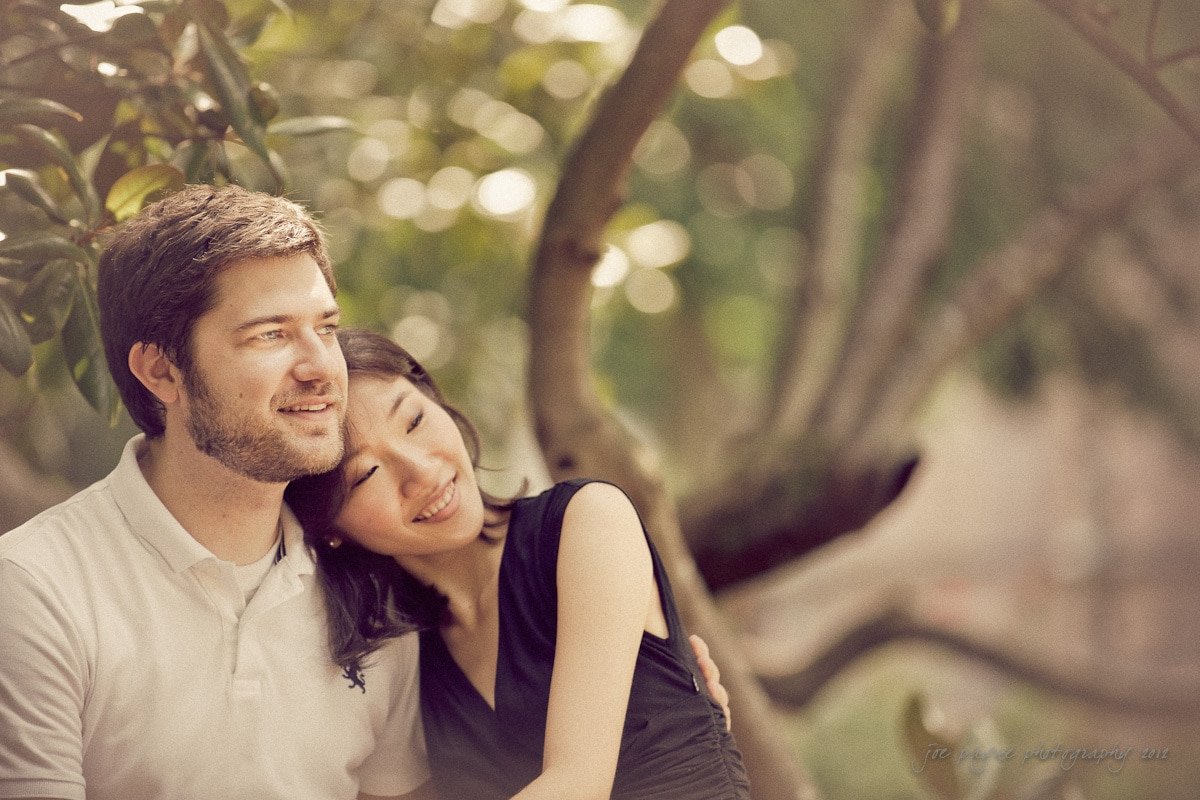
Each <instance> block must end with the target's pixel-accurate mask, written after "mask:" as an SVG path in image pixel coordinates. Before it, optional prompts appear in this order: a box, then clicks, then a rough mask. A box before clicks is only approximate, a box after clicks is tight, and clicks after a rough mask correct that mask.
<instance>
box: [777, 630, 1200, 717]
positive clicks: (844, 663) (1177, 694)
mask: <svg viewBox="0 0 1200 800" xmlns="http://www.w3.org/2000/svg"><path fill="white" fill-rule="evenodd" d="M898 641H917V642H924V643H926V644H932V645H935V646H937V647H940V648H943V649H946V650H949V651H951V652H952V653H954V654H956V655H959V656H963V657H965V658H969V659H971V660H974V661H979V662H982V663H983V664H986V665H988V666H990V667H992V668H993V669H996V670H998V671H999V672H1001V673H1004V674H1005V675H1006V676H1008V677H1009V678H1012V679H1014V680H1018V681H1023V682H1025V683H1029V684H1032V685H1033V686H1036V687H1038V688H1040V689H1043V690H1045V691H1048V692H1052V693H1054V694H1058V695H1061V696H1063V697H1065V698H1069V699H1072V700H1077V701H1080V702H1083V703H1087V704H1089V705H1092V706H1096V707H1098V708H1103V709H1108V710H1112V711H1119V712H1123V713H1132V714H1148V715H1154V716H1160V717H1173V718H1188V719H1192V718H1195V717H1197V716H1200V699H1197V692H1198V691H1200V685H1193V686H1176V687H1166V688H1163V687H1161V685H1160V684H1159V683H1158V682H1155V683H1154V684H1153V685H1154V686H1156V687H1159V688H1158V689H1157V690H1155V691H1150V690H1146V689H1142V690H1141V691H1122V690H1121V689H1120V688H1114V687H1124V686H1146V685H1147V682H1146V680H1145V676H1144V675H1127V676H1124V679H1123V680H1120V679H1114V677H1113V676H1111V675H1110V676H1105V677H1104V679H1100V678H1091V679H1089V678H1087V677H1081V676H1080V675H1079V674H1078V673H1073V674H1071V675H1063V674H1060V673H1058V672H1055V671H1053V670H1050V669H1047V668H1045V667H1043V666H1040V665H1038V664H1036V663H1034V661H1033V660H1032V659H1030V658H1028V657H1024V656H1020V655H1016V654H1014V653H1011V652H1008V651H1006V650H1004V649H1002V648H999V647H996V646H993V645H989V644H985V643H983V642H978V641H975V640H974V639H971V638H969V637H966V636H962V635H960V634H956V633H952V632H950V631H946V630H942V629H939V628H934V627H930V626H928V625H923V624H921V623H918V622H916V621H914V620H912V619H910V618H909V617H908V616H907V615H905V614H904V613H903V612H901V611H899V610H896V609H892V610H889V611H887V612H884V613H883V614H881V615H879V616H877V617H875V618H873V619H869V620H867V621H866V622H864V623H862V624H861V625H859V626H857V627H855V628H853V629H851V630H850V631H848V632H847V633H846V634H844V635H843V636H842V637H841V638H840V639H838V640H837V641H836V642H835V643H833V644H832V645H831V646H830V647H829V648H827V649H826V650H825V651H824V652H823V653H822V654H821V655H820V656H818V657H817V658H816V659H814V660H813V661H812V662H811V663H809V664H808V665H806V666H805V667H804V668H803V669H801V670H798V671H796V672H793V673H790V674H787V675H762V676H760V680H762V683H763V686H765V687H766V690H767V693H768V694H769V695H770V696H771V698H772V699H773V700H775V701H776V702H777V703H780V704H783V705H787V706H791V707H794V708H801V707H803V706H806V705H808V704H809V703H810V702H812V700H813V698H814V697H816V695H817V693H818V692H820V691H821V689H823V688H824V687H825V686H826V685H827V684H828V683H829V682H830V681H831V680H832V679H834V678H835V677H837V676H838V675H839V674H841V673H842V671H843V670H844V669H845V668H846V667H848V666H849V665H850V664H852V663H854V662H855V661H857V660H858V659H859V658H861V657H863V656H865V655H867V654H868V653H870V652H872V651H874V650H876V649H878V648H880V647H882V646H884V645H887V644H890V643H892V642H898Z"/></svg>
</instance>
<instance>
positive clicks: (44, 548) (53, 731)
mask: <svg viewBox="0 0 1200 800" xmlns="http://www.w3.org/2000/svg"><path fill="white" fill-rule="evenodd" d="M144 446H145V445H144V437H142V436H138V437H135V438H134V439H132V440H131V441H130V442H129V444H127V445H126V447H125V452H124V454H123V455H122V457H121V462H120V464H119V465H118V466H117V468H116V469H115V470H114V471H113V472H112V474H110V475H109V476H108V477H107V478H104V479H103V480H101V481H99V482H97V483H96V484H94V485H92V486H91V487H89V488H87V489H85V490H83V491H82V492H80V493H79V494H77V495H75V496H74V497H73V498H71V499H70V500H67V501H65V502H64V503H61V504H60V505H57V506H55V507H54V508H51V509H49V510H48V511H46V512H44V513H43V514H41V515H39V516H37V517H35V518H34V519H32V520H30V521H29V522H27V523H26V524H25V525H22V526H21V527H19V528H17V529H16V530H13V531H11V532H9V533H7V534H5V535H3V536H0V797H22V796H31V797H62V798H67V800H85V798H86V800H142V798H164V800H165V799H166V798H170V800H181V799H182V798H195V799H196V800H209V799H211V800H237V799H238V798H246V799H247V800H250V798H253V800H268V799H269V798H281V799H282V798H287V800H310V799H311V800H326V799H328V800H335V799H341V798H346V800H352V799H353V798H354V797H355V796H356V793H357V792H358V791H359V790H361V791H363V792H367V793H369V794H378V795H392V794H402V793H404V792H407V791H411V790H412V789H414V788H416V787H417V786H418V785H420V784H421V783H423V782H425V781H426V780H427V779H428V776H429V771H428V768H427V766H426V764H425V756H424V742H423V739H422V736H421V733H420V729H419V727H418V722H419V713H418V711H419V697H418V691H417V642H416V637H415V636H404V637H401V638H400V639H397V640H395V641H393V642H391V643H390V644H389V645H388V646H386V647H384V648H383V649H382V650H381V651H379V652H378V653H377V654H376V655H375V657H374V659H373V660H372V662H371V664H370V665H369V666H368V667H367V668H366V669H365V670H364V672H363V675H362V677H363V678H364V680H363V683H364V684H365V686H358V685H356V684H355V682H353V681H351V680H349V679H347V678H346V677H344V676H343V674H342V671H341V670H340V669H339V668H337V667H336V666H335V665H334V664H333V662H332V661H331V659H330V656H329V649H328V644H327V639H326V632H325V608H324V603H323V600H322V598H321V594H320V589H319V588H318V587H317V585H316V583H315V576H314V574H313V572H314V565H313V561H312V557H311V555H310V553H309V552H308V550H307V548H306V547H305V546H304V542H303V537H302V533H301V530H300V526H299V524H298V523H297V522H296V520H295V518H294V517H293V516H292V515H291V512H290V511H287V510H286V509H285V514H284V537H283V544H284V548H283V550H282V552H283V556H282V558H281V559H280V560H279V561H278V562H277V563H276V564H275V565H274V566H273V567H272V568H271V570H270V572H268V573H267V575H266V577H265V579H264V580H263V582H262V585H261V586H260V587H259V589H258V591H257V593H256V594H255V595H254V596H253V598H252V599H251V601H250V603H249V604H248V605H247V604H246V602H245V600H244V599H243V595H242V590H241V588H240V587H239V585H238V581H237V577H236V575H235V572H234V567H233V565H232V564H229V563H228V562H223V561H220V560H218V559H217V558H216V557H215V556H214V555H213V554H212V553H210V552H209V551H208V550H207V549H205V548H204V547H202V546H201V545H200V544H199V543H198V542H197V541H196V540H195V539H193V538H192V537H191V536H190V535H189V534H188V533H187V532H186V531H185V530H184V529H183V528H182V527H181V526H180V525H179V523H178V522H177V521H176V520H175V518H174V517H172V516H171V514H170V512H168V511H167V509H166V508H165V507H164V506H163V504H162V503H161V502H160V501H159V500H158V497H157V496H156V495H155V494H154V492H153V491H152V490H151V489H150V486H149V485H148V484H147V483H146V480H145V478H144V477H143V476H142V472H141V470H140V469H139V467H138V462H137V453H138V451H139V449H140V448H142V447H144Z"/></svg>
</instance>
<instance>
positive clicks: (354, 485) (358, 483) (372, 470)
mask: <svg viewBox="0 0 1200 800" xmlns="http://www.w3.org/2000/svg"><path fill="white" fill-rule="evenodd" d="M377 469H379V465H378V464H376V465H375V466H373V467H371V468H370V469H369V470H367V471H366V472H364V473H363V474H362V477H360V478H357V479H355V481H354V483H352V484H350V489H351V490H352V491H353V490H354V489H357V488H358V487H359V486H361V485H362V483H363V481H365V480H366V479H367V478H369V477H371V476H372V475H374V474H375V470H377Z"/></svg>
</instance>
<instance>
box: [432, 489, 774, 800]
mask: <svg viewBox="0 0 1200 800" xmlns="http://www.w3.org/2000/svg"><path fill="white" fill-rule="evenodd" d="M586 483H588V481H587V480H573V481H567V482H564V483H560V484H558V485H556V486H554V487H552V488H551V489H549V490H547V491H545V492H543V493H542V494H540V495H538V496H536V497H528V498H524V499H522V500H518V501H517V502H516V505H515V506H514V507H513V509H512V516H511V517H510V520H509V527H508V537H507V540H506V542H505V545H504V553H503V556H502V557H501V563H500V579H499V602H500V607H499V615H500V623H499V624H500V649H499V653H498V655H497V661H496V694H495V702H496V708H495V710H493V709H492V708H491V706H489V705H488V703H487V701H486V700H484V699H483V697H482V695H480V694H479V692H478V691H477V690H476V689H475V687H474V686H473V685H472V684H471V682H470V680H469V679H468V678H467V676H466V675H465V674H464V673H463V671H462V670H461V669H460V668H459V666H458V664H457V662H455V661H454V659H453V658H452V657H451V655H450V651H449V650H448V649H447V648H446V645H445V642H444V641H443V640H442V637H441V634H440V633H439V632H438V631H436V630H428V631H424V632H422V634H421V715H422V720H423V722H424V726H425V741H426V744H427V747H428V751H429V765H430V769H431V770H432V772H433V781H434V784H435V785H436V786H437V788H438V790H439V792H440V794H441V796H442V797H444V798H446V800H493V798H494V799H495V800H502V799H503V798H510V797H512V796H513V795H514V794H516V793H517V792H518V791H520V790H521V789H522V788H524V787H525V786H526V785H527V784H529V783H530V782H531V781H532V780H533V779H534V778H536V777H537V776H538V775H539V774H541V771H542V748H543V744H544V740H545V735H546V712H547V706H548V705H549V699H550V675H551V671H552V669H553V664H554V647H555V632H556V628H557V617H558V614H557V612H558V591H557V570H558V543H559V536H560V533H561V531H562V520H563V513H564V511H565V510H566V507H567V502H568V501H569V500H570V499H571V497H572V496H573V495H574V494H575V492H576V491H577V490H578V489H579V488H580V487H581V486H583V485H584V484H586ZM650 554H651V558H652V559H653V562H654V576H655V579H656V580H657V581H658V587H659V592H660V595H661V597H662V601H663V613H664V616H665V617H666V620H667V628H668V631H669V636H668V637H667V638H666V639H665V640H664V639H662V638H661V637H658V636H655V635H653V634H651V633H643V634H642V643H641V647H640V649H639V650H638V657H637V664H636V666H635V667H634V673H633V684H632V687H631V692H630V696H629V708H628V711H627V713H626V717H625V728H624V731H623V733H622V736H621V749H620V755H619V757H618V761H617V773H616V780H615V782H614V784H613V791H612V797H613V798H620V799H621V800H634V799H635V798H637V800H654V799H655V798H662V800H667V798H670V799H671V800H718V798H719V800H737V799H739V798H749V796H750V792H749V783H748V782H747V780H746V772H745V769H744V767H743V766H742V759H741V755H740V754H739V753H738V751H737V749H736V747H735V745H734V742H733V737H732V736H731V735H730V734H729V733H728V732H727V731H726V730H725V717H724V715H723V714H722V712H721V709H720V706H718V705H717V704H716V703H715V702H714V701H713V700H711V699H710V698H709V697H708V694H707V692H706V691H705V689H704V688H703V681H702V680H700V679H699V678H698V676H699V674H700V671H699V668H698V667H697V666H696V662H695V657H694V655H693V653H692V650H691V645H690V644H689V642H688V641H687V636H686V634H685V632H684V630H683V626H682V625H681V624H680V621H679V613H678V611H677V610H676V608H675V600H674V597H673V596H672V594H671V587H670V585H669V584H668V583H667V576H666V573H665V571H664V570H663V566H662V562H661V560H660V559H659V557H658V553H657V552H655V550H654V546H653V545H651V547H650Z"/></svg>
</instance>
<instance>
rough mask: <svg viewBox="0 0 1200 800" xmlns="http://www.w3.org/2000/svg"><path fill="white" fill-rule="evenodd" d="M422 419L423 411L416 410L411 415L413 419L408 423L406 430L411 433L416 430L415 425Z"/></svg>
mask: <svg viewBox="0 0 1200 800" xmlns="http://www.w3.org/2000/svg"><path fill="white" fill-rule="evenodd" d="M423 419H425V412H424V411H418V412H417V415H416V416H415V417H413V421H412V422H410V423H409V424H408V432H409V433H412V432H413V431H414V430H416V427H417V426H418V425H420V424H421V420H423Z"/></svg>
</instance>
